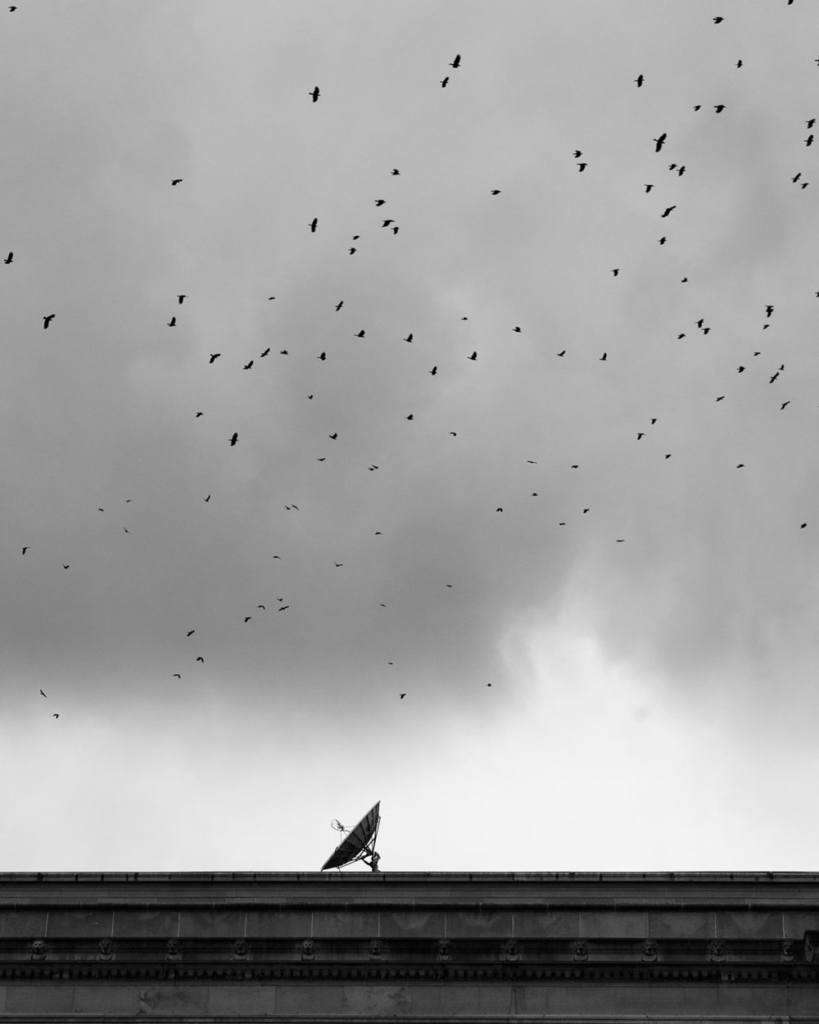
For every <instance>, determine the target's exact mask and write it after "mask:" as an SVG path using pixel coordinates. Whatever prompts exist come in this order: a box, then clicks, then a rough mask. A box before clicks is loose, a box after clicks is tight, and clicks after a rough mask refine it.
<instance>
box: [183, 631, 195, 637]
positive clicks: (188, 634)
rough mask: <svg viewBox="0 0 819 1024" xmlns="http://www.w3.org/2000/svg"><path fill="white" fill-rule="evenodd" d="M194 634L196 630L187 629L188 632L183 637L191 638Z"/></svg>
mask: <svg viewBox="0 0 819 1024" xmlns="http://www.w3.org/2000/svg"><path fill="white" fill-rule="evenodd" d="M195 632H196V630H195V629H189V630H188V632H187V633H186V634H185V636H193V634H194V633H195Z"/></svg>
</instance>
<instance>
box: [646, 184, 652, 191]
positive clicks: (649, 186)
mask: <svg viewBox="0 0 819 1024" xmlns="http://www.w3.org/2000/svg"><path fill="white" fill-rule="evenodd" d="M653 188H654V186H653V185H646V192H650V191H651V190H652V189H653Z"/></svg>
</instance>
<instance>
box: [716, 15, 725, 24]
mask: <svg viewBox="0 0 819 1024" xmlns="http://www.w3.org/2000/svg"><path fill="white" fill-rule="evenodd" d="M721 21H725V18H723V17H722V15H717V17H716V18H714V24H715V25H719V23H720V22H721Z"/></svg>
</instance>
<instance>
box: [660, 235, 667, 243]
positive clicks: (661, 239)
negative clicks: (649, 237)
mask: <svg viewBox="0 0 819 1024" xmlns="http://www.w3.org/2000/svg"><path fill="white" fill-rule="evenodd" d="M659 242H660V245H665V242H666V238H665V235H663V237H662V238H660V239H659Z"/></svg>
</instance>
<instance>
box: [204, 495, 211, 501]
mask: <svg viewBox="0 0 819 1024" xmlns="http://www.w3.org/2000/svg"><path fill="white" fill-rule="evenodd" d="M210 499H211V495H210V494H209V495H208V496H207V498H203V499H202V501H204V502H208V501H210Z"/></svg>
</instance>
